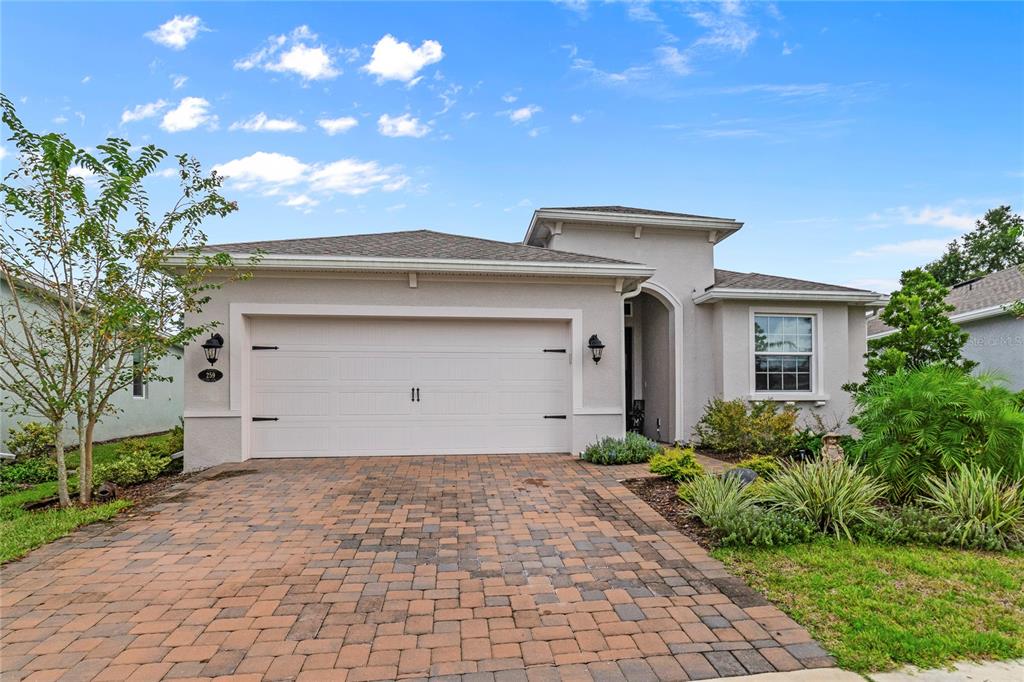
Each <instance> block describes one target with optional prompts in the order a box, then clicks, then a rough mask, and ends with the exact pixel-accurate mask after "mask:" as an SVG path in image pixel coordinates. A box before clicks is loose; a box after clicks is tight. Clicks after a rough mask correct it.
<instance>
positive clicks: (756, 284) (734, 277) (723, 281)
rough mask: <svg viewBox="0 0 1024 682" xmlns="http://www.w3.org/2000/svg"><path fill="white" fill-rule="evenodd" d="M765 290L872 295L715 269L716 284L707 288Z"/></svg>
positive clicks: (771, 276) (836, 287)
mask: <svg viewBox="0 0 1024 682" xmlns="http://www.w3.org/2000/svg"><path fill="white" fill-rule="evenodd" d="M713 288H714V289H765V290H769V291H850V292H858V293H871V292H869V291H868V290H867V289H854V288H853V287H843V286H839V285H838V284H825V283H823V282H811V281H809V280H806V279H793V278H792V277H779V276H777V275H762V274H761V273H759V272H736V271H734V270H720V269H718V268H715V283H714V285H713V286H710V287H708V288H707V290H708V291H710V290H711V289H713Z"/></svg>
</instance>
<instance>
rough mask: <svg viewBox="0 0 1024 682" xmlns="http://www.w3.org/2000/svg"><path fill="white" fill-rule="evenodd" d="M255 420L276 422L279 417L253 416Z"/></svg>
mask: <svg viewBox="0 0 1024 682" xmlns="http://www.w3.org/2000/svg"><path fill="white" fill-rule="evenodd" d="M252 420H253V421H254V422H276V421H277V417H253V418H252Z"/></svg>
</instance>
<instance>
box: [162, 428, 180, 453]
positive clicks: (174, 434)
mask: <svg viewBox="0 0 1024 682" xmlns="http://www.w3.org/2000/svg"><path fill="white" fill-rule="evenodd" d="M164 449H165V452H166V454H167V455H175V454H177V453H179V452H181V451H182V450H184V449H185V427H184V426H182V425H181V424H178V425H177V426H175V427H174V428H173V429H171V432H170V433H169V434H168V436H167V444H166V447H165V448H164Z"/></svg>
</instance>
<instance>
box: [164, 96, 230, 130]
mask: <svg viewBox="0 0 1024 682" xmlns="http://www.w3.org/2000/svg"><path fill="white" fill-rule="evenodd" d="M201 125H207V126H210V127H211V128H213V127H216V125H217V117H216V116H215V115H213V114H212V113H210V103H209V102H208V101H206V100H205V99H203V98H202V97H185V98H184V99H182V100H181V102H179V103H178V106H177V107H175V108H174V109H171V110H170V111H168V112H167V113H166V114H164V118H163V120H162V121H161V122H160V127H161V128H163V129H164V130H166V131H167V132H169V133H179V132H182V131H184V130H194V129H196V128H198V127H199V126H201Z"/></svg>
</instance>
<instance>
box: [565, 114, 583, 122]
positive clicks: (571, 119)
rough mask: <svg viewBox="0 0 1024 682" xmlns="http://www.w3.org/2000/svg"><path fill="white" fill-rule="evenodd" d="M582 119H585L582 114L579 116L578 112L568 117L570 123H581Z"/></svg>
mask: <svg viewBox="0 0 1024 682" xmlns="http://www.w3.org/2000/svg"><path fill="white" fill-rule="evenodd" d="M584 120H586V119H584V118H583V116H581V115H580V114H573V115H572V116H570V117H569V122H570V123H583V121H584Z"/></svg>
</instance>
